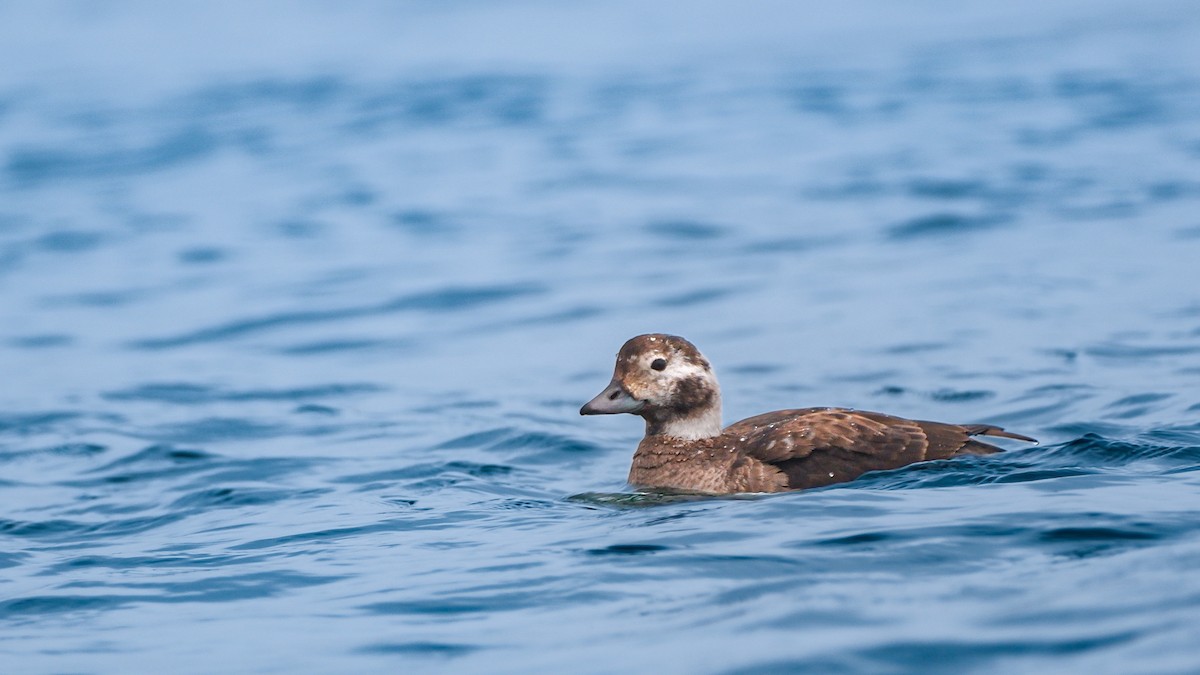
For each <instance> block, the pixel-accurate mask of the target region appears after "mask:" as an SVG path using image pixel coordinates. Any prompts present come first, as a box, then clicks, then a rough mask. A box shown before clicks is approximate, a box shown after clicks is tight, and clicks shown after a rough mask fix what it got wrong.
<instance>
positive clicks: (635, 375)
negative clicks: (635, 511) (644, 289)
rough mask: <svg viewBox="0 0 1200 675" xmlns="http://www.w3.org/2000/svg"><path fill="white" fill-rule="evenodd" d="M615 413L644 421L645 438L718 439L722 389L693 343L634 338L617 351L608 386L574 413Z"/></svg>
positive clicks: (663, 337) (651, 336)
mask: <svg viewBox="0 0 1200 675" xmlns="http://www.w3.org/2000/svg"><path fill="white" fill-rule="evenodd" d="M616 413H631V414H634V415H638V416H640V417H642V418H644V419H645V420H646V435H656V434H661V435H665V436H672V437H675V438H681V439H685V440H694V439H699V438H710V437H712V436H719V435H720V434H721V389H720V387H719V386H718V385H717V377H716V375H714V374H713V372H712V366H711V365H709V363H708V359H706V358H704V355H703V354H701V353H700V350H699V349H696V346H695V345H693V344H692V343H690V342H688V341H687V340H685V339H683V338H681V337H677V336H675V335H663V334H661V333H650V334H647V335H639V336H637V337H635V338H632V339H630V340H629V341H628V342H626V343H625V344H624V345H623V346H622V347H621V351H620V352H619V353H618V354H617V366H616V368H615V369H614V371H613V378H612V381H611V382H609V383H608V387H607V388H606V389H605V390H604V391H602V392H600V394H599V395H598V396H596V398H594V399H592V400H590V401H588V402H587V404H586V405H584V406H583V407H582V408H580V409H579V414H580V415H612V414H616Z"/></svg>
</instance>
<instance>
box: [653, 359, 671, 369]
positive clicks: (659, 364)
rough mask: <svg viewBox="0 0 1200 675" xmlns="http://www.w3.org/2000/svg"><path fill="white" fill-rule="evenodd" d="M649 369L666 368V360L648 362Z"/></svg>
mask: <svg viewBox="0 0 1200 675" xmlns="http://www.w3.org/2000/svg"><path fill="white" fill-rule="evenodd" d="M650 367H651V368H653V369H654V370H663V369H665V368H666V367H667V360H666V359H654V360H653V361H651V362H650Z"/></svg>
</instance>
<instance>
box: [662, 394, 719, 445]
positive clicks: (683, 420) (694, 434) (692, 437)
mask: <svg viewBox="0 0 1200 675" xmlns="http://www.w3.org/2000/svg"><path fill="white" fill-rule="evenodd" d="M646 435H647V436H670V437H671V438H678V439H680V440H684V441H698V440H700V439H703V438H715V437H717V436H720V435H721V403H720V401H719V400H718V401H715V402H713V403H712V404H710V405H707V406H705V407H704V408H701V409H700V410H695V411H692V412H691V414H689V415H687V416H683V415H679V414H672V415H665V416H657V417H646Z"/></svg>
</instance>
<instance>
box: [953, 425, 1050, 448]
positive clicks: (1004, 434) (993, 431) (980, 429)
mask: <svg viewBox="0 0 1200 675" xmlns="http://www.w3.org/2000/svg"><path fill="white" fill-rule="evenodd" d="M962 428H963V429H965V430H966V432H967V435H968V436H999V437H1000V438H1012V439H1015V440H1018V441H1027V442H1029V443H1034V444H1036V443H1037V442H1038V440H1037V439H1036V438H1030V437H1028V436H1022V435H1021V434H1014V433H1013V432H1011V431H1005V430H1004V429H1001V428H1000V427H997V426H992V425H991V424H964V425H962Z"/></svg>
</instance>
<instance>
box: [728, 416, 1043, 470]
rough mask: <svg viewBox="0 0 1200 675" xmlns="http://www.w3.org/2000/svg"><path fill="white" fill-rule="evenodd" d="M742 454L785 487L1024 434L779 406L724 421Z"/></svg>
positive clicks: (984, 447)
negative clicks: (983, 438)
mask: <svg viewBox="0 0 1200 675" xmlns="http://www.w3.org/2000/svg"><path fill="white" fill-rule="evenodd" d="M725 433H726V434H727V435H730V436H734V437H736V439H737V444H738V447H739V448H740V449H741V452H742V454H743V455H745V456H746V457H748V458H752V459H755V460H758V461H760V462H764V463H766V464H770V465H773V466H775V467H776V468H777V469H778V470H779V471H781V472H782V473H784V474H785V475H786V476H787V479H788V486H789V487H790V488H791V489H798V488H807V487H817V486H821V485H829V484H831V483H839V482H842V481H847V480H852V479H854V478H857V477H858V476H860V475H862V474H864V473H866V472H868V471H879V470H882V469H894V468H897V467H901V466H904V465H906V464H911V463H913V462H920V461H923V460H929V459H945V458H947V457H953V456H955V455H960V454H989V453H992V452H1000V448H997V447H995V446H992V445H988V444H987V443H981V442H979V441H976V440H973V439H972V438H971V436H975V435H992V436H1008V437H1011V438H1019V439H1022V440H1032V439H1026V437H1024V436H1018V435H1017V434H1009V433H1008V432H1005V431H1004V430H1003V429H1000V428H999V427H992V426H988V425H972V426H959V425H955V424H943V423H940V422H925V421H919V420H908V419H903V418H900V417H892V416H891V415H884V414H882V413H872V412H866V411H859V410H847V409H842V408H805V409H800V410H780V411H777V412H772V413H767V414H765V415H758V416H757V417H751V418H749V419H746V420H742V421H741V422H738V423H736V424H733V425H731V426H729V427H728V428H727V429H726V430H725Z"/></svg>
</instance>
